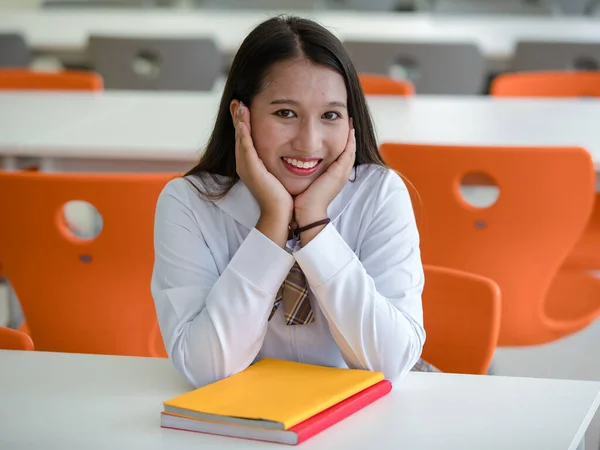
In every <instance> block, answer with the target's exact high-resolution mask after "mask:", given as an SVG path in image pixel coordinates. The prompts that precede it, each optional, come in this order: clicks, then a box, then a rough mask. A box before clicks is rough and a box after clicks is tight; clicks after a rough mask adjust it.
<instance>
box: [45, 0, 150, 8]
mask: <svg viewBox="0 0 600 450" xmlns="http://www.w3.org/2000/svg"><path fill="white" fill-rule="evenodd" d="M155 3H156V2H155V0H45V1H44V3H43V4H42V7H43V8H73V9H76V8H110V9H114V8H125V9H127V8H150V7H154V6H156V5H155Z"/></svg>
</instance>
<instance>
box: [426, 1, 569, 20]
mask: <svg viewBox="0 0 600 450" xmlns="http://www.w3.org/2000/svg"><path fill="white" fill-rule="evenodd" d="M417 5H418V6H417V9H418V10H419V11H431V12H433V13H437V14H460V15H463V14H509V15H534V16H538V15H541V16H549V15H557V14H560V8H559V7H558V5H556V3H555V0H418V3H417Z"/></svg>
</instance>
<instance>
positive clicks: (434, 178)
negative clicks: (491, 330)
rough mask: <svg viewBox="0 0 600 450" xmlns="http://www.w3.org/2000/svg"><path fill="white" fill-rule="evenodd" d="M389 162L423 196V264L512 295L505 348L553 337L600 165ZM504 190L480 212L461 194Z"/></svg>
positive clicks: (433, 151)
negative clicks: (549, 302) (487, 187)
mask: <svg viewBox="0 0 600 450" xmlns="http://www.w3.org/2000/svg"><path fill="white" fill-rule="evenodd" d="M382 155H383V157H384V160H385V161H386V162H387V163H388V164H389V165H390V166H391V167H392V168H394V169H395V170H397V171H399V172H400V173H401V174H402V175H403V176H405V177H406V178H407V179H408V180H409V181H410V182H411V183H412V184H413V186H414V188H415V190H416V191H417V192H418V196H417V194H416V193H415V192H414V190H413V189H409V190H410V191H411V195H412V197H413V205H414V207H415V214H416V219H417V224H418V227H419V232H420V235H421V251H422V258H423V262H424V263H426V264H433V265H437V266H443V267H451V268H455V269H459V270H464V271H466V272H472V273H476V274H480V275H482V276H485V277H487V278H490V279H492V280H494V281H495V282H497V283H498V285H499V286H500V289H501V290H502V322H501V329H500V338H499V345H535V344H540V343H544V342H548V341H549V340H552V339H551V338H549V337H548V327H550V326H551V325H550V323H549V322H550V321H551V319H550V318H548V317H547V315H546V314H545V313H544V306H545V305H544V299H545V297H546V292H547V290H548V287H549V285H550V283H551V281H552V279H553V277H554V275H555V274H556V272H557V270H558V269H559V267H560V265H561V263H562V262H563V261H564V260H565V258H566V256H567V255H568V253H569V252H570V250H571V249H572V248H573V245H574V244H575V242H576V241H577V239H578V238H579V236H580V235H581V233H582V232H583V230H584V228H585V226H586V224H587V221H588V219H589V217H590V214H591V211H592V206H593V201H594V190H595V173H594V164H593V161H592V159H591V156H590V155H589V153H588V152H587V151H585V150H584V149H582V148H535V147H485V146H449V145H448V146H444V145H414V144H384V145H382ZM472 173H475V174H485V175H487V176H489V177H490V178H491V179H492V180H494V181H495V183H496V184H497V186H498V187H499V191H500V192H499V197H498V199H497V200H496V202H495V203H494V204H493V205H491V206H489V207H487V208H479V207H475V206H472V205H470V204H469V203H467V202H466V201H465V200H464V199H463V197H462V195H461V192H460V185H461V180H462V179H463V177H464V176H465V175H468V174H472Z"/></svg>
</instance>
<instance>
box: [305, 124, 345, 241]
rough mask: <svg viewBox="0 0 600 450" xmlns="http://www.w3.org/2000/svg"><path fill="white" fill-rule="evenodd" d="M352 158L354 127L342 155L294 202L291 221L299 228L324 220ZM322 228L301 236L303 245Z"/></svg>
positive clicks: (338, 191)
mask: <svg viewBox="0 0 600 450" xmlns="http://www.w3.org/2000/svg"><path fill="white" fill-rule="evenodd" d="M355 156H356V137H355V135H354V127H353V126H350V131H349V132H348V140H347V142H346V148H345V149H344V151H343V152H342V153H341V154H340V156H338V158H337V159H336V160H335V161H334V162H332V163H331V165H330V166H329V167H328V168H327V170H326V171H325V172H323V174H322V175H320V176H319V177H318V178H317V179H316V180H315V181H313V182H312V184H311V185H310V186H309V187H308V189H307V190H306V191H304V192H303V193H302V194H300V195H298V196H297V197H296V198H295V199H294V218H295V220H296V222H297V223H298V226H299V227H304V226H306V225H309V224H311V223H314V222H317V221H319V220H322V219H326V218H327V207H328V206H329V204H330V203H331V201H332V200H333V199H334V198H335V197H336V196H337V195H338V194H339V193H340V191H341V190H342V188H343V187H344V184H346V182H347V181H348V179H349V177H350V172H352V167H353V166H354V160H355ZM324 227H325V226H324V225H321V226H319V227H315V228H311V229H310V230H307V231H304V232H303V233H301V236H300V240H301V241H302V244H303V245H306V244H308V242H310V241H311V240H312V238H314V237H315V236H316V235H317V234H318V233H319V232H320V231H321V230H322V229H323V228H324Z"/></svg>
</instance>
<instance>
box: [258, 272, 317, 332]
mask: <svg viewBox="0 0 600 450" xmlns="http://www.w3.org/2000/svg"><path fill="white" fill-rule="evenodd" d="M282 301H283V314H284V315H285V321H286V323H287V324H288V325H303V324H306V323H312V322H314V321H315V313H314V312H313V310H312V308H311V306H310V298H309V297H308V284H307V282H306V277H305V276H304V273H303V272H302V269H300V266H299V265H298V263H294V265H293V266H292V269H291V270H290V273H288V275H287V277H286V279H285V280H284V282H283V284H282V285H281V287H280V288H279V291H278V292H277V296H276V297H275V303H274V304H273V309H272V310H271V314H270V315H269V320H271V317H273V314H275V311H277V308H278V307H279V305H280V304H281V302H282Z"/></svg>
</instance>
